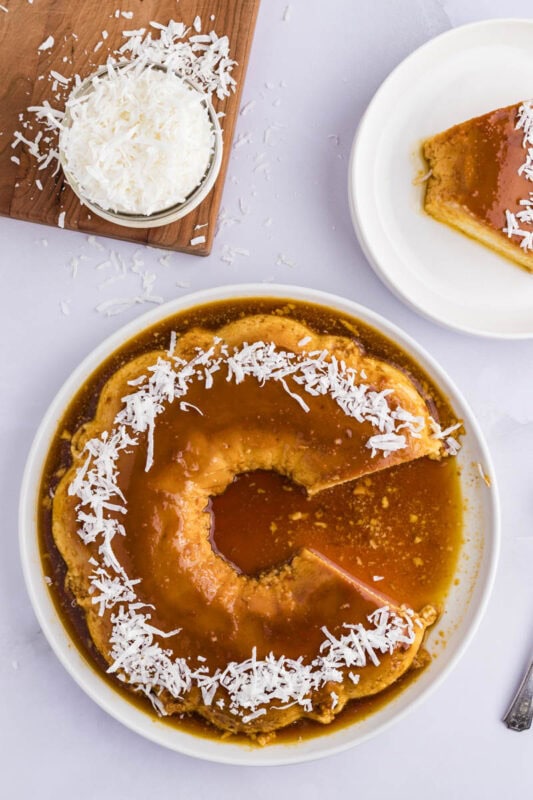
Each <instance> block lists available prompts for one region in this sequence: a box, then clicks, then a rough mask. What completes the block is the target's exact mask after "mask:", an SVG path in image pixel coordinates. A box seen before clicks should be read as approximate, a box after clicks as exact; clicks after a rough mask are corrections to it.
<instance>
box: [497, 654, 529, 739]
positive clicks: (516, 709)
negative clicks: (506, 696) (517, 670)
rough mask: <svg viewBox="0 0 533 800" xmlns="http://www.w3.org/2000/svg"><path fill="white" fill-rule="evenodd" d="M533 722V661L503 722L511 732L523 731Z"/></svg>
mask: <svg viewBox="0 0 533 800" xmlns="http://www.w3.org/2000/svg"><path fill="white" fill-rule="evenodd" d="M532 720H533V661H532V662H531V664H530V665H529V669H528V670H527V672H526V674H525V675H524V678H523V680H522V683H521V684H520V686H519V687H518V691H517V693H516V695H515V696H514V698H513V701H512V703H511V705H510V706H509V710H508V711H507V714H506V715H505V717H504V718H503V721H504V722H505V724H506V725H507V727H508V728H510V729H511V730H513V731H525V730H527V729H528V728H530V727H531V721H532Z"/></svg>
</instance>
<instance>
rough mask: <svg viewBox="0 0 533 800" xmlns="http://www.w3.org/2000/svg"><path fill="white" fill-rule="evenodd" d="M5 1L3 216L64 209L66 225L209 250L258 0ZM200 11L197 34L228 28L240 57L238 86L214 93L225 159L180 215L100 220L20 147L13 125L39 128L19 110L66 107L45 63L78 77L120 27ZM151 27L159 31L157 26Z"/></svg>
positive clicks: (0, 119) (118, 37)
mask: <svg viewBox="0 0 533 800" xmlns="http://www.w3.org/2000/svg"><path fill="white" fill-rule="evenodd" d="M2 5H4V6H5V7H6V8H7V9H8V13H5V12H3V11H1V10H0V75H1V77H2V80H1V82H0V214H2V215H5V216H10V217H13V218H15V219H21V220H30V221H31V222H40V223H43V224H45V225H54V226H56V225H57V223H58V219H59V215H60V213H61V211H65V228H70V229H72V230H79V231H84V232H86V233H92V234H98V235H103V236H111V237H115V238H119V239H126V240H129V241H134V242H145V243H147V244H150V245H153V246H156V247H163V248H168V249H171V250H181V251H184V252H189V253H195V254H197V255H208V254H209V252H210V250H211V246H212V243H213V236H214V232H215V222H216V217H217V214H218V208H219V205H220V199H221V195H222V189H223V186H224V179H225V175H226V171H227V167H228V161H229V155H230V151H231V142H232V138H233V132H234V129H235V122H236V119H237V116H238V112H239V104H240V98H241V92H242V88H243V83H244V77H245V72H246V66H247V62H248V55H249V52H250V45H251V42H252V37H253V31H254V26H255V20H256V17H257V11H258V8H259V0H179V2H176V0H128V1H127V2H120V1H119V0H83V1H82V2H77V1H74V0H38V2H36V3H34V4H33V5H32V4H30V3H27V2H21V0H3V3H2ZM117 9H118V10H122V11H125V12H133V17H132V18H131V19H126V18H124V17H122V16H121V17H119V18H118V19H117V18H116V17H115V11H116V10H117ZM197 15H199V16H200V18H201V20H202V32H206V31H207V32H209V31H211V30H214V31H216V33H217V34H218V35H219V36H223V35H227V36H228V38H229V41H230V55H231V57H232V58H233V59H235V60H236V61H237V64H236V66H235V67H234V69H233V76H234V78H235V80H236V81H237V88H236V91H235V93H234V94H232V95H231V96H230V97H228V98H225V99H224V100H222V101H219V100H218V99H217V98H214V106H215V108H216V110H217V111H223V112H224V114H225V116H224V117H223V118H222V120H221V124H222V128H223V136H224V154H223V160H222V167H221V170H220V174H219V176H218V179H217V181H216V183H215V186H214V188H213V190H212V191H211V192H210V193H209V195H208V196H207V197H206V198H205V200H203V202H202V203H201V204H200V205H199V206H198V207H197V208H196V209H194V210H193V211H191V213H190V214H188V215H187V216H186V217H184V218H183V219H181V220H179V221H178V222H174V223H172V224H171V225H166V226H163V227H161V228H152V229H134V228H125V227H122V226H119V225H115V224H113V223H110V222H106V221H105V220H103V219H100V218H99V217H97V216H95V215H94V214H92V213H91V212H90V211H88V210H87V209H86V208H84V207H83V206H82V205H81V204H80V202H79V201H78V199H77V198H76V196H75V194H74V193H73V192H72V190H71V189H70V187H69V186H68V185H67V184H66V183H65V180H64V177H63V173H62V171H61V170H60V171H59V172H57V174H55V175H54V170H55V165H50V166H49V167H47V168H46V169H44V170H39V165H38V163H37V162H36V160H35V159H34V158H31V157H30V156H29V155H28V153H27V152H26V151H25V147H24V146H21V145H19V146H18V147H17V148H16V149H13V148H12V147H11V143H12V141H13V133H14V131H16V130H19V131H21V132H22V133H23V135H25V136H27V138H28V139H33V138H34V137H35V134H36V132H37V130H38V127H37V126H36V125H35V124H34V125H33V127H32V129H27V130H25V129H24V128H22V127H21V123H22V121H23V118H22V117H21V115H24V118H27V119H30V118H31V115H28V114H26V109H27V107H28V106H32V105H41V104H42V102H43V101H44V100H48V101H49V102H50V104H51V105H52V106H53V107H56V108H62V107H63V104H64V100H65V97H66V94H68V89H67V91H66V93H65V90H63V91H61V90H60V87H59V88H56V89H55V91H53V89H52V80H51V79H50V77H49V74H50V70H55V71H56V72H58V73H60V74H62V75H65V76H66V77H68V76H70V75H74V74H75V73H78V74H79V75H80V76H81V77H82V78H84V77H86V76H87V75H89V74H90V73H91V72H92V71H93V70H94V69H95V68H96V67H97V66H99V65H100V64H102V63H103V62H105V59H106V58H107V55H108V53H110V52H112V51H113V50H115V49H116V48H118V47H119V46H120V45H121V44H122V43H123V41H124V40H123V37H122V31H124V30H133V29H137V28H142V27H148V25H149V22H150V21H151V20H154V21H156V22H160V23H162V24H165V25H166V24H167V23H168V22H169V20H170V19H175V20H177V21H183V22H185V23H187V24H192V22H193V20H194V18H195V17H196V16H197ZM212 17H214V19H212ZM102 31H107V32H108V38H107V39H106V40H105V41H104V42H103V45H102V46H100V47H99V49H98V50H97V51H96V52H95V51H94V49H95V47H96V46H97V44H98V42H100V41H102ZM153 33H154V34H155V35H157V31H155V30H154V31H153ZM50 35H52V36H53V37H54V40H55V43H54V46H53V47H52V48H51V49H50V50H46V51H39V49H38V48H39V45H40V44H41V43H42V42H44V41H45V39H46V38H47V37H48V36H50ZM56 95H58V96H56ZM13 155H15V156H16V157H18V158H19V159H20V165H18V164H16V163H15V162H13V161H12V160H11V158H12V156H13ZM36 179H39V180H40V181H41V183H42V186H43V189H42V191H40V190H39V189H38V188H37V185H36V183H35V181H36ZM205 223H208V225H207V227H205V228H202V229H201V230H200V231H199V230H197V231H195V226H196V225H204V224H205ZM198 235H204V236H205V237H206V241H205V243H201V244H198V245H196V246H194V247H192V246H191V245H190V241H191V239H192V238H194V237H195V236H198Z"/></svg>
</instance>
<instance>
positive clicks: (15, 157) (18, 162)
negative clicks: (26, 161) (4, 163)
mask: <svg viewBox="0 0 533 800" xmlns="http://www.w3.org/2000/svg"><path fill="white" fill-rule="evenodd" d="M10 160H11V161H12V162H13V163H14V164H17V165H18V164H20V158H19V157H18V156H11V159H10Z"/></svg>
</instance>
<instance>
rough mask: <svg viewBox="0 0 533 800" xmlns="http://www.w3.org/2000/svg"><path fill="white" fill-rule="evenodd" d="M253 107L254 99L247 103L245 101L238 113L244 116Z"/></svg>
mask: <svg viewBox="0 0 533 800" xmlns="http://www.w3.org/2000/svg"><path fill="white" fill-rule="evenodd" d="M253 108H255V100H249V101H248V102H247V103H245V104H244V105H243V107H242V108H241V110H240V111H239V114H240V116H241V117H245V116H246V114H249V113H250V111H251V110H252V109H253Z"/></svg>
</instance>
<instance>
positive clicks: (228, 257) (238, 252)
mask: <svg viewBox="0 0 533 800" xmlns="http://www.w3.org/2000/svg"><path fill="white" fill-rule="evenodd" d="M249 255H250V251H249V250H246V249H245V248H244V247H231V246H230V245H229V244H225V245H224V247H223V248H222V255H221V256H220V260H221V261H224V263H226V264H233V263H234V262H235V259H236V258H237V256H249Z"/></svg>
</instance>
